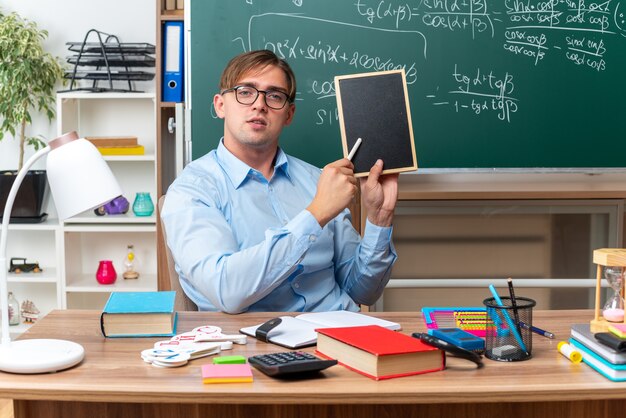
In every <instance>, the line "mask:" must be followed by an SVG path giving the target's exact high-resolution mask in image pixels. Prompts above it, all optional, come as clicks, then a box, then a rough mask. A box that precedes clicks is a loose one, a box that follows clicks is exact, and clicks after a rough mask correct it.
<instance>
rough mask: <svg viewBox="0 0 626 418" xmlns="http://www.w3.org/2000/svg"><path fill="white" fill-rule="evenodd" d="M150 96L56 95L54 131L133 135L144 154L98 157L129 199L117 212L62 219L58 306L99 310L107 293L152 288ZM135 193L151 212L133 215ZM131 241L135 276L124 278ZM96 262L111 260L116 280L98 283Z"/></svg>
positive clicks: (153, 120)
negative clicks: (122, 210) (145, 197)
mask: <svg viewBox="0 0 626 418" xmlns="http://www.w3.org/2000/svg"><path fill="white" fill-rule="evenodd" d="M155 106H156V97H155V95H154V93H88V92H87V93H85V92H69V93H60V94H58V95H57V133H58V134H59V135H61V134H63V133H66V132H69V131H76V132H77V133H78V135H79V136H81V137H85V136H95V137H103V136H136V137H137V139H138V142H139V144H140V145H143V147H144V149H145V154H144V155H129V156H117V155H116V156H104V159H105V161H107V163H108V164H109V167H110V168H111V170H112V171H113V174H114V175H115V177H116V178H117V180H118V182H119V184H120V186H121V187H122V190H123V195H124V197H125V198H126V199H128V201H129V203H130V209H129V211H128V213H126V214H123V215H105V216H96V215H95V214H94V213H93V211H86V212H83V213H81V214H79V215H77V216H74V217H72V218H70V219H67V220H65V222H64V223H63V225H62V226H61V229H62V232H63V245H62V246H61V250H62V254H61V256H62V260H63V261H62V266H63V271H62V274H61V277H62V288H63V292H62V298H63V299H62V306H63V307H64V308H71V309H102V308H103V307H104V303H105V302H106V300H107V298H108V296H109V294H110V292H112V291H116V292H130V291H148V290H157V287H158V284H157V256H156V251H157V250H156V196H157V194H156V174H157V173H156V162H157V156H156V149H157V148H156V128H155V126H156V107H155ZM96 187H97V186H96ZM138 192H149V193H150V197H151V198H152V201H153V203H154V205H155V212H154V214H153V215H152V216H146V217H144V216H135V215H134V214H133V212H132V205H133V201H134V199H135V196H136V194H137V193H138ZM128 244H133V245H134V248H135V254H136V259H137V266H136V270H137V271H138V272H139V273H140V277H139V278H138V279H135V280H124V279H123V278H122V273H123V264H122V263H123V260H124V258H125V256H126V246H127V245H128ZM100 260H112V261H113V265H114V267H115V270H116V272H117V276H118V277H117V281H116V282H115V283H114V284H112V285H101V284H99V283H98V282H97V281H96V278H95V275H96V271H97V269H98V263H99V261H100Z"/></svg>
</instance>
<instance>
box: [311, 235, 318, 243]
mask: <svg viewBox="0 0 626 418" xmlns="http://www.w3.org/2000/svg"><path fill="white" fill-rule="evenodd" d="M316 239H317V237H316V236H315V235H309V241H310V242H315V240H316Z"/></svg>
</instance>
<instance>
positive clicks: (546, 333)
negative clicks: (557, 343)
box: [519, 322, 554, 338]
mask: <svg viewBox="0 0 626 418" xmlns="http://www.w3.org/2000/svg"><path fill="white" fill-rule="evenodd" d="M519 325H520V326H521V327H522V328H524V329H529V330H531V331H532V332H534V333H535V334H538V335H541V336H543V337H546V338H554V334H553V333H551V332H550V331H544V330H542V329H541V328H537V327H533V326H532V325H528V324H526V323H524V322H520V323H519Z"/></svg>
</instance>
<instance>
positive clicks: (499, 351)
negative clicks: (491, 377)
mask: <svg viewBox="0 0 626 418" xmlns="http://www.w3.org/2000/svg"><path fill="white" fill-rule="evenodd" d="M501 302H502V304H498V303H497V302H496V300H495V299H494V298H488V299H485V300H484V301H483V304H484V305H485V306H486V307H487V324H486V326H485V331H486V332H485V357H487V358H489V359H491V360H498V361H521V360H528V359H529V358H531V357H532V348H533V335H532V332H531V331H530V329H529V328H530V326H531V325H532V323H533V307H534V306H535V305H536V304H537V303H536V302H535V301H534V300H532V299H529V298H524V297H518V298H515V307H513V304H512V303H511V298H508V297H502V298H501ZM520 323H524V324H527V325H529V327H522V326H521V325H520Z"/></svg>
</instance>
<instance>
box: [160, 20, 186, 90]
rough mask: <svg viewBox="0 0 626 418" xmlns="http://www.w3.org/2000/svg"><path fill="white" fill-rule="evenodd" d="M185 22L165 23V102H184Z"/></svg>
mask: <svg viewBox="0 0 626 418" xmlns="http://www.w3.org/2000/svg"><path fill="white" fill-rule="evenodd" d="M183 35H184V34H183V22H179V21H176V22H165V23H164V27H163V57H165V59H164V60H163V89H162V92H163V93H162V94H163V97H162V99H163V101H164V102H182V101H183V92H184V89H183V80H184V76H183V75H184V68H183V65H184V60H183V53H184V48H183V39H184V36H183Z"/></svg>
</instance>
